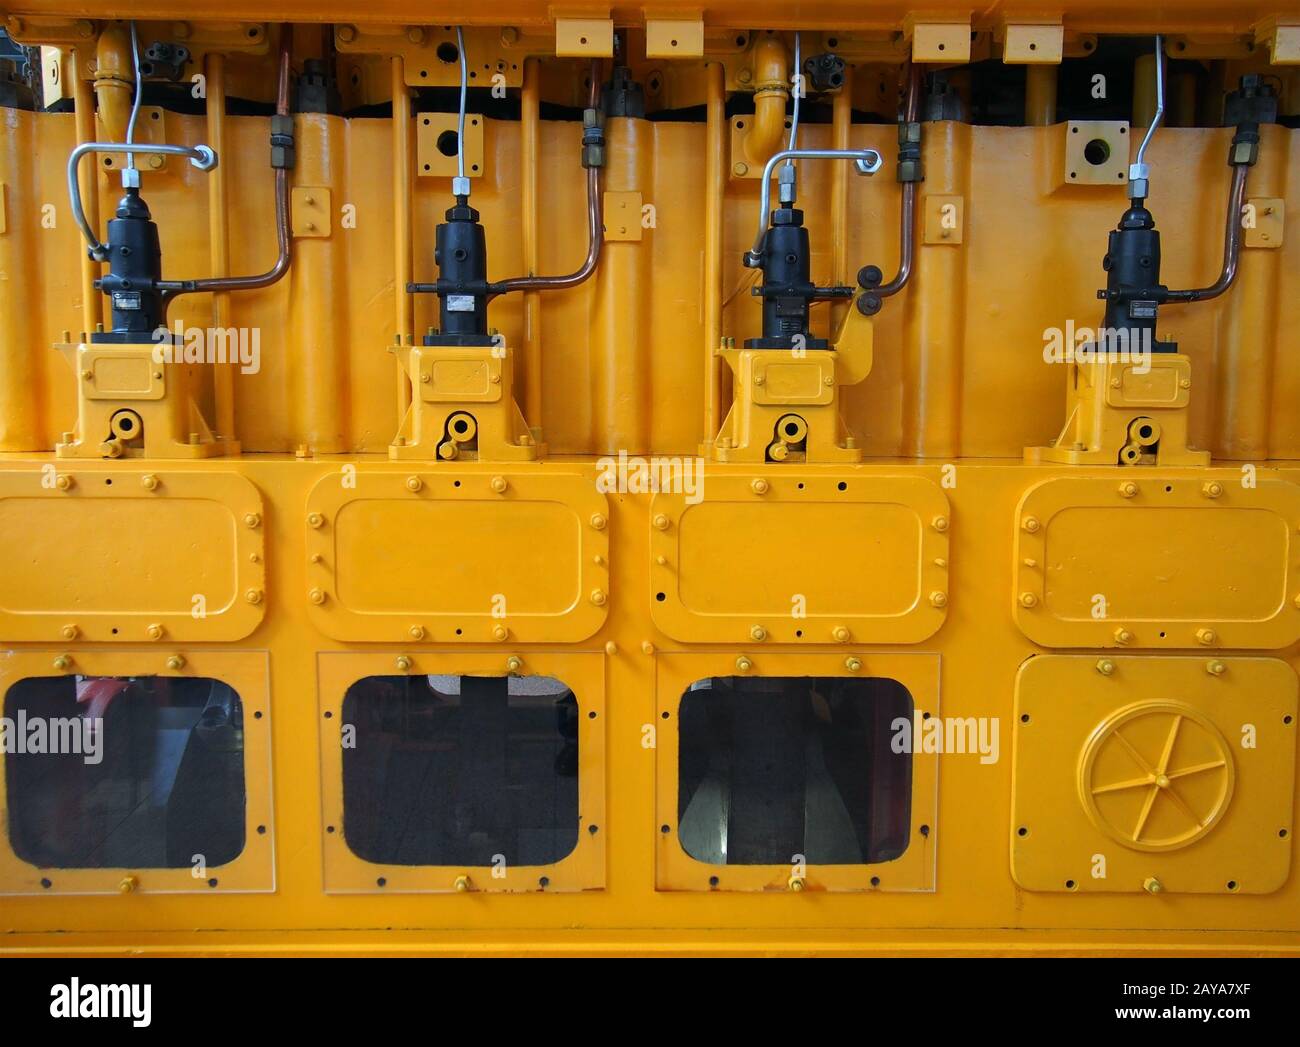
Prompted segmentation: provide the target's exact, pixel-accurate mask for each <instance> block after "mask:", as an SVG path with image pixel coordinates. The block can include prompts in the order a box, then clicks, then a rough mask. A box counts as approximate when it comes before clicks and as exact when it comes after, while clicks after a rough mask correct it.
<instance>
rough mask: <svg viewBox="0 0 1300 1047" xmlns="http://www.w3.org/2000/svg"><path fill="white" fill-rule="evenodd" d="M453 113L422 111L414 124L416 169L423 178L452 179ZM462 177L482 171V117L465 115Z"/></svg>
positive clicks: (456, 118) (456, 122)
mask: <svg viewBox="0 0 1300 1047" xmlns="http://www.w3.org/2000/svg"><path fill="white" fill-rule="evenodd" d="M459 122H460V121H459V115H458V114H456V113H421V114H420V119H419V122H418V123H417V124H416V126H415V172H416V174H418V175H419V176H420V177H422V178H455V177H456V173H457V170H458V168H457V164H456V136H457V133H458V131H457V127H458V125H459ZM464 153H465V177H466V178H478V177H480V176H481V175H482V174H483V170H484V166H485V165H484V162H483V116H482V114H480V113H466V114H465V149H464Z"/></svg>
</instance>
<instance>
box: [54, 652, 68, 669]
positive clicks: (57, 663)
mask: <svg viewBox="0 0 1300 1047" xmlns="http://www.w3.org/2000/svg"><path fill="white" fill-rule="evenodd" d="M53 665H54V668H56V669H57V670H58V671H59V672H65V671H66V670H67V669H69V668H70V667H71V665H72V656H71V655H67V654H61V655H59V656H58V657H57V658H55V659H54V662H53Z"/></svg>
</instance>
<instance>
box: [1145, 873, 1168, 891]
mask: <svg viewBox="0 0 1300 1047" xmlns="http://www.w3.org/2000/svg"><path fill="white" fill-rule="evenodd" d="M1142 889H1143V890H1144V891H1147V892H1148V893H1150V894H1159V893H1160V892H1161V891H1163V890H1164V889H1165V886H1164V884H1162V883H1161V882H1160V881H1159V880H1157V879H1156V878H1155V877H1154V876H1148V877H1147V878H1146V879H1145V880H1143V881H1142Z"/></svg>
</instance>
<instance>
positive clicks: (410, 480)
mask: <svg viewBox="0 0 1300 1047" xmlns="http://www.w3.org/2000/svg"><path fill="white" fill-rule="evenodd" d="M406 489H407V490H408V491H410V492H411V493H412V494H416V493H418V492H419V491H421V490H423V489H424V481H423V480H421V479H420V478H419V477H418V476H408V477H407V478H406Z"/></svg>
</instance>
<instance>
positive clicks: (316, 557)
mask: <svg viewBox="0 0 1300 1047" xmlns="http://www.w3.org/2000/svg"><path fill="white" fill-rule="evenodd" d="M324 560H325V557H323V556H321V554H320V553H312V554H311V556H309V557H307V562H308V563H322V562H324Z"/></svg>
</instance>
